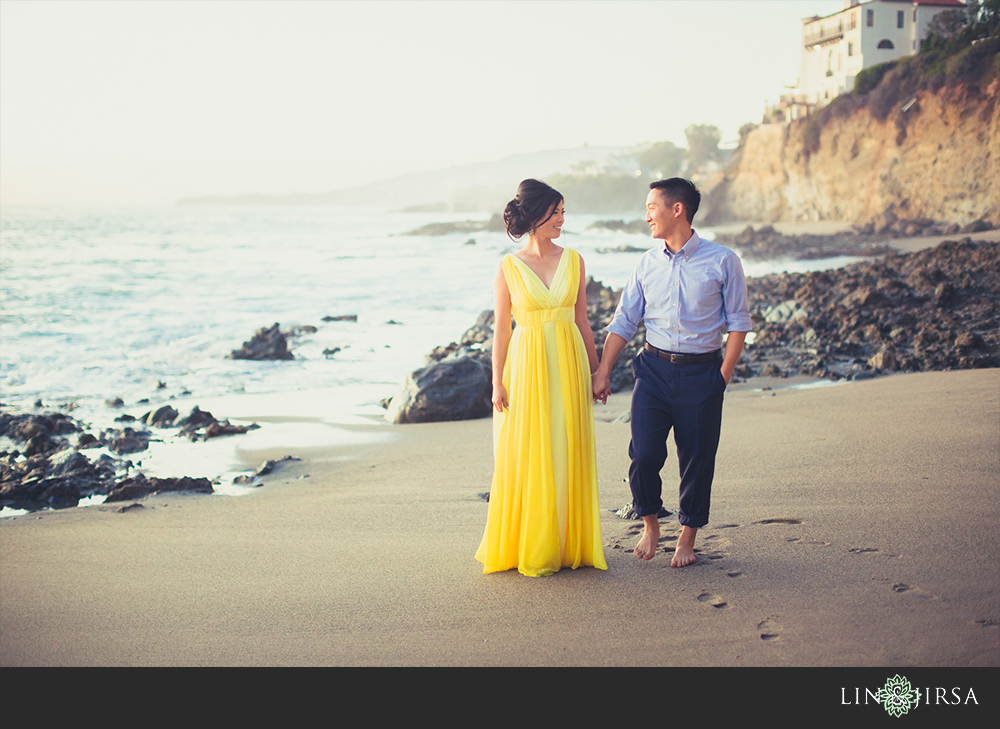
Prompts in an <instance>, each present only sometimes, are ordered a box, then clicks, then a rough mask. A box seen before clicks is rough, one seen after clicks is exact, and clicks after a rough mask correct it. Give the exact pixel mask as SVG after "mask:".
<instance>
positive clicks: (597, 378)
mask: <svg viewBox="0 0 1000 729" xmlns="http://www.w3.org/2000/svg"><path fill="white" fill-rule="evenodd" d="M590 382H591V388H592V389H593V391H594V402H597V401H598V400H600V401H601V404H602V405H607V403H608V395H610V394H611V379H610V378H609V377H608V376H607V375H605V374H604V373H603V372H601V370H597V372H595V373H594V374H593V375H591V380H590Z"/></svg>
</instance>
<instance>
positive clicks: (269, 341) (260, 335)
mask: <svg viewBox="0 0 1000 729" xmlns="http://www.w3.org/2000/svg"><path fill="white" fill-rule="evenodd" d="M228 359H252V360H271V359H282V360H283V359H295V357H294V355H293V354H292V353H291V352H289V351H288V340H287V338H286V337H285V334H284V333H283V332H282V331H281V329H280V328H279V326H278V324H277V323H275V324H274V325H272V326H270V327H261V328H260V329H258V330H257V331H256V332H255V333H254V335H253V337H252V338H251V339H250V340H248V341H246V342H244V343H243V346H242V347H240V348H239V349H234V350H233V351H232V353H231V354H230V355H229V357H228Z"/></svg>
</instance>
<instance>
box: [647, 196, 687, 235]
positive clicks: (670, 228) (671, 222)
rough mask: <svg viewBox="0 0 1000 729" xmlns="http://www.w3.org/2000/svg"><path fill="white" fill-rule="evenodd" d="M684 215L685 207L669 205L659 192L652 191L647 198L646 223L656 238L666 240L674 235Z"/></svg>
mask: <svg viewBox="0 0 1000 729" xmlns="http://www.w3.org/2000/svg"><path fill="white" fill-rule="evenodd" d="M683 215H684V205H683V204H682V203H679V202H675V203H674V204H672V205H668V204H667V201H666V200H664V198H663V194H662V193H661V192H660V191H659V190H650V191H649V194H648V195H647V196H646V222H647V223H649V230H650V234H651V235H652V236H653V237H654V238H660V239H663V238H666V237H668V236H669V235H670V234H671V233H673V232H674V231H675V230H676V229H677V227H678V225H679V221H680V219H681V218H682V217H683Z"/></svg>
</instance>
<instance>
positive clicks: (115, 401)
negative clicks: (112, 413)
mask: <svg viewBox="0 0 1000 729" xmlns="http://www.w3.org/2000/svg"><path fill="white" fill-rule="evenodd" d="M104 404H105V405H107V406H108V407H109V408H120V407H124V406H125V401H124V400H122V399H121V398H120V397H116V398H112V399H111V400H105V401H104Z"/></svg>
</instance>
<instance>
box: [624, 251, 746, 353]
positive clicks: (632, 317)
mask: <svg viewBox="0 0 1000 729" xmlns="http://www.w3.org/2000/svg"><path fill="white" fill-rule="evenodd" d="M637 274H638V267H636V270H634V271H632V275H631V276H629V279H628V282H627V283H626V284H625V288H623V289H622V297H621V299H620V300H619V302H618V308H617V309H615V316H614V318H613V319H612V320H611V323H610V324H608V326H607V327H605V328H606V329H607V330H608V331H609V332H611V333H612V334H617V335H618V336H619V337H621V338H622V339H624V340H625V341H626V342H628V341H629V340H631V339H632V337H633V336H634V335H635V331H636V329H638V328H639V322H641V321H642V317H643V316H644V314H645V312H646V299H645V298H644V296H643V293H642V286H641V285H640V284H639V278H638V275H637ZM747 319H748V320H749V316H748V317H747Z"/></svg>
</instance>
